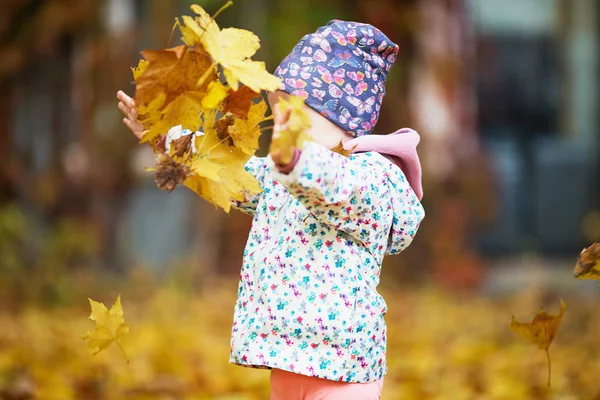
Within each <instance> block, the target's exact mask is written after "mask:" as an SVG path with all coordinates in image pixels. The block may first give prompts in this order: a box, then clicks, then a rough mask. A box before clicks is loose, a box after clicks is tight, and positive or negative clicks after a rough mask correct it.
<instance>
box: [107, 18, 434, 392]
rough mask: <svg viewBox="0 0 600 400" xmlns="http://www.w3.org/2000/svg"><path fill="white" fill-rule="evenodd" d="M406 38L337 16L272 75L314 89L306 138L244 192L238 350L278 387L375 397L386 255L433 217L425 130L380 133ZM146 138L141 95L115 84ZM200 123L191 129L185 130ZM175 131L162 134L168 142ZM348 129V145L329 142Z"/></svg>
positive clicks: (293, 90)
mask: <svg viewBox="0 0 600 400" xmlns="http://www.w3.org/2000/svg"><path fill="white" fill-rule="evenodd" d="M397 52H398V46H397V45H396V44H394V43H392V42H391V41H390V40H389V39H388V38H387V37H386V36H385V35H384V34H383V33H382V32H381V31H379V30H378V29H376V28H374V27H373V26H370V25H366V24H361V23H355V22H345V21H339V20H334V21H331V22H330V23H329V24H328V25H327V26H324V27H321V28H319V29H318V30H317V31H316V32H315V33H313V34H310V35H306V36H305V37H303V38H302V40H300V42H299V43H298V44H297V45H296V46H295V47H294V49H293V51H292V52H291V53H290V54H289V55H288V56H287V57H286V58H285V59H284V60H283V61H282V63H281V64H280V65H279V67H278V68H277V70H276V71H275V75H277V76H279V77H280V78H281V79H282V87H281V91H279V92H276V93H272V94H270V95H269V103H270V105H271V108H272V110H273V112H274V117H275V130H274V135H279V134H280V132H282V131H283V130H285V123H286V116H283V115H281V114H280V113H278V112H277V107H276V104H277V102H278V100H279V98H281V96H286V95H288V94H293V95H296V96H301V97H303V98H304V99H305V102H306V105H307V108H306V110H307V112H308V113H309V115H310V117H311V120H312V127H311V129H310V132H309V134H310V136H311V137H312V139H313V141H312V142H308V143H306V144H305V145H303V147H302V148H301V149H295V150H294V151H295V156H294V158H293V160H292V161H291V162H290V163H288V164H285V163H284V162H283V160H282V157H281V154H280V152H279V151H275V150H274V151H272V152H271V154H270V156H269V157H266V158H257V157H253V158H252V159H251V160H250V161H249V162H248V164H247V165H246V169H247V170H248V171H250V172H251V173H252V174H253V175H254V176H255V177H256V179H257V180H258V181H259V183H260V184H261V186H262V188H263V191H262V192H261V193H260V194H258V195H255V196H252V197H249V198H247V199H246V200H245V201H243V202H235V203H234V206H235V207H237V208H238V209H240V210H241V211H243V212H246V213H248V214H251V215H253V216H254V220H253V222H252V228H251V231H250V235H249V237H248V242H247V245H246V250H245V251H244V260H243V266H242V270H241V275H240V284H239V290H238V299H237V302H236V306H235V312H234V321H233V329H232V338H231V355H230V361H231V362H232V363H235V364H239V365H244V366H249V367H254V368H268V369H271V370H272V371H271V390H272V394H271V396H272V397H271V399H286V400H300V399H328V400H337V399H353V400H354V399H356V400H360V399H364V400H370V399H379V397H380V395H381V390H382V386H383V376H384V375H385V374H386V372H387V367H386V325H385V321H384V315H385V313H386V311H387V307H386V303H385V301H384V299H383V298H382V296H381V295H380V294H379V293H378V292H377V285H378V284H379V276H380V271H381V264H382V261H383V258H384V256H385V255H388V254H398V253H400V252H401V251H402V250H404V249H405V248H406V247H407V246H408V245H409V244H410V243H411V241H412V240H413V238H414V236H415V234H416V232H417V229H418V227H419V224H420V222H421V220H422V219H423V217H424V210H423V207H422V206H421V203H420V200H421V197H422V189H421V168H420V164H419V159H418V156H417V153H416V146H417V144H418V141H419V136H418V134H417V133H416V132H414V131H412V130H410V129H402V130H400V131H398V132H395V133H393V134H389V135H372V136H367V135H368V134H369V133H371V131H372V129H373V127H374V125H375V123H376V122H377V119H378V117H379V110H380V107H381V103H382V100H383V97H384V93H385V79H386V75H387V73H388V71H389V70H390V67H391V66H392V64H393V63H394V61H395V58H396V54H397ZM118 98H119V100H120V103H119V108H120V109H121V110H122V111H123V112H124V113H125V114H126V118H124V123H125V124H126V125H127V126H128V127H129V128H130V129H131V130H132V131H133V133H134V134H135V135H136V136H137V137H138V138H139V137H141V134H142V126H141V124H139V122H137V120H136V117H137V111H136V108H135V105H134V103H133V100H132V99H131V98H130V97H129V96H127V95H125V94H124V93H123V92H119V94H118ZM186 133H191V132H189V131H188V132H184V133H183V134H186ZM169 140H170V139H168V140H167V144H168V143H169ZM340 142H343V143H344V147H345V148H347V149H353V154H352V155H351V156H350V157H345V156H343V155H341V154H338V153H334V152H332V151H331V150H330V149H332V148H334V147H335V146H336V145H338V144H339V143H340Z"/></svg>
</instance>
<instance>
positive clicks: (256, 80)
mask: <svg viewBox="0 0 600 400" xmlns="http://www.w3.org/2000/svg"><path fill="white" fill-rule="evenodd" d="M191 9H192V11H193V12H194V13H196V14H197V17H196V18H192V17H189V16H184V17H182V20H183V26H181V25H180V24H179V25H180V30H181V31H182V35H183V37H182V39H183V40H184V42H185V43H186V44H187V45H189V46H191V45H201V46H202V47H203V48H204V49H205V50H206V52H207V53H208V54H210V56H211V57H212V59H213V60H214V63H215V64H220V65H221V67H222V68H223V72H224V75H225V79H226V80H227V83H228V84H229V86H230V87H231V88H232V89H233V90H238V89H239V83H240V82H242V83H243V84H244V85H246V86H248V87H249V88H251V89H252V90H253V91H255V92H259V91H260V90H268V91H271V92H272V91H275V90H277V89H278V88H279V85H280V84H281V80H280V79H279V78H277V77H276V76H274V75H272V74H270V73H268V72H267V70H266V68H265V64H264V63H262V62H258V61H252V60H251V59H250V58H251V57H252V56H253V55H254V54H255V53H256V51H257V50H258V49H259V48H260V40H259V39H258V37H257V36H256V35H255V34H254V33H252V32H250V31H247V30H244V29H238V28H225V29H222V30H221V29H220V28H219V26H218V25H217V23H216V22H215V21H214V19H213V18H212V17H210V15H209V14H208V13H207V12H206V11H204V9H203V8H202V7H200V6H198V5H192V6H191ZM204 79H206V78H204V77H201V81H202V80H204Z"/></svg>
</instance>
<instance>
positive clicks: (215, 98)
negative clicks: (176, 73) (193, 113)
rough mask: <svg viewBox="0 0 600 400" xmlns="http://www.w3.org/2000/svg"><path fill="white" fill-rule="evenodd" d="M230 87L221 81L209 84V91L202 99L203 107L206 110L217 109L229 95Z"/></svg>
mask: <svg viewBox="0 0 600 400" xmlns="http://www.w3.org/2000/svg"><path fill="white" fill-rule="evenodd" d="M228 92H229V88H228V87H227V86H225V85H223V84H222V83H221V81H212V82H210V84H209V85H208V93H207V94H206V96H205V97H204V98H203V99H202V107H203V108H204V109H206V110H215V109H217V108H218V107H219V105H220V104H221V102H222V101H223V100H225V98H226V97H227V93H228Z"/></svg>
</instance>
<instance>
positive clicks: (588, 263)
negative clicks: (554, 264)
mask: <svg viewBox="0 0 600 400" xmlns="http://www.w3.org/2000/svg"><path fill="white" fill-rule="evenodd" d="M573 274H574V275H575V277H576V278H577V279H593V280H599V279H600V243H594V244H593V245H591V246H590V247H588V248H586V249H583V251H582V252H581V254H580V255H579V259H578V260H577V264H576V265H575V270H574V271H573Z"/></svg>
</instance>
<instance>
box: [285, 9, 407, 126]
mask: <svg viewBox="0 0 600 400" xmlns="http://www.w3.org/2000/svg"><path fill="white" fill-rule="evenodd" d="M397 54H398V45H397V44H395V43H393V42H392V41H391V40H390V39H389V38H388V37H387V36H386V35H385V34H384V33H383V32H381V31H380V30H379V29H377V28H375V27H373V26H372V25H368V24H362V23H358V22H348V21H340V20H332V21H330V22H329V23H328V24H327V25H326V26H323V27H321V28H319V29H317V31H316V32H315V33H311V34H308V35H305V36H304V37H303V38H302V39H301V40H300V42H299V43H298V44H297V45H296V46H295V47H294V49H293V50H292V52H291V53H290V54H289V55H288V56H287V57H285V58H284V59H283V61H282V62H281V64H279V66H278V67H277V69H276V70H275V73H274V74H275V75H276V76H278V77H279V78H281V80H282V83H281V90H283V91H284V92H286V93H289V94H292V95H296V96H300V97H302V98H304V100H305V102H306V104H307V105H308V106H310V107H312V108H313V109H315V110H316V111H318V112H319V113H320V114H321V115H323V116H324V117H326V118H327V119H329V120H330V121H332V122H333V123H334V124H336V125H338V126H339V127H341V128H342V129H344V130H345V131H347V132H348V133H350V134H352V135H353V136H354V137H358V136H363V135H368V134H369V133H371V131H372V130H373V128H374V126H375V124H376V123H377V119H378V118H379V110H380V109H381V103H382V101H383V96H384V95H385V79H386V77H387V74H388V72H389V70H390V68H391V67H392V65H393V64H394V62H395V61H396V55H397Z"/></svg>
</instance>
